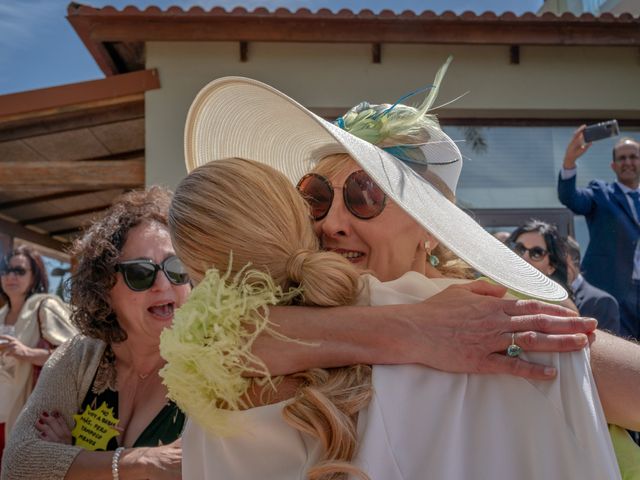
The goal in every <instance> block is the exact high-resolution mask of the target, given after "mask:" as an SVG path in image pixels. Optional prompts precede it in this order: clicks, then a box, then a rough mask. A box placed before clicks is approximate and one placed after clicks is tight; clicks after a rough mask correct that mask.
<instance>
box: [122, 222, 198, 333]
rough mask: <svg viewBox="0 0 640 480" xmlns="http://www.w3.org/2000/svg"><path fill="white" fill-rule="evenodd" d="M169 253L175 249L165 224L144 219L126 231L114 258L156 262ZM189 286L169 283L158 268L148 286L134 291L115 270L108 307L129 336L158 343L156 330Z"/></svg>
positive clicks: (169, 317) (167, 320)
mask: <svg viewBox="0 0 640 480" xmlns="http://www.w3.org/2000/svg"><path fill="white" fill-rule="evenodd" d="M172 255H175V252H174V250H173V246H172V245H171V239H170V237H169V232H168V231H167V229H166V227H164V226H163V225H161V224H159V223H157V222H146V223H142V224H140V225H138V226H136V227H134V228H132V229H131V230H130V231H129V234H128V235H127V240H126V242H125V244H124V247H123V248H122V252H121V253H120V257H119V259H118V262H124V261H127V260H141V259H146V260H151V261H152V262H155V263H156V264H158V265H160V264H161V263H162V262H163V261H164V260H165V259H166V258H167V257H170V256H172ZM190 289H191V287H190V286H189V284H186V285H174V284H172V283H171V282H169V280H168V279H167V276H166V275H165V274H164V272H163V271H161V270H160V271H158V272H156V278H155V281H154V282H153V285H152V286H151V287H150V288H149V289H147V290H143V291H141V292H136V291H133V290H131V289H130V288H129V287H128V286H127V284H126V283H125V281H124V278H123V276H122V273H120V272H118V273H116V284H115V285H114V286H113V288H112V289H111V292H110V299H111V308H113V311H114V312H115V314H116V315H117V317H118V322H119V324H120V327H122V329H123V330H125V331H126V332H127V336H128V338H129V340H132V341H135V342H136V343H147V344H152V345H158V344H159V342H160V332H162V330H163V329H164V328H165V327H168V326H170V325H171V322H172V321H173V313H174V311H175V309H176V308H178V307H180V306H181V305H182V304H183V303H184V301H185V300H186V298H187V295H188V294H189V291H190Z"/></svg>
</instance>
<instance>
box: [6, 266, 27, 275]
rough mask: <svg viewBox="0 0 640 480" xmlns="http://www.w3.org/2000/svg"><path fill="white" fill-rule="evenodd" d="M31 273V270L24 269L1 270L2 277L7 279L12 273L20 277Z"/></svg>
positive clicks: (8, 268) (10, 268)
mask: <svg viewBox="0 0 640 480" xmlns="http://www.w3.org/2000/svg"><path fill="white" fill-rule="evenodd" d="M30 271H31V270H27V269H26V268H22V267H5V268H3V269H0V277H5V276H7V275H10V274H12V273H13V274H14V275H16V276H18V277H24V276H25V275H26V274H27V272H30Z"/></svg>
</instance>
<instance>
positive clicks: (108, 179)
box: [0, 158, 144, 191]
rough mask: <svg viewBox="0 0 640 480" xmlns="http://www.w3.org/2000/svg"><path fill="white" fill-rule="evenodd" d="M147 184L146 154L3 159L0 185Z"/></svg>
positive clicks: (4, 187) (6, 187) (95, 186)
mask: <svg viewBox="0 0 640 480" xmlns="http://www.w3.org/2000/svg"><path fill="white" fill-rule="evenodd" d="M142 185H144V158H138V159H134V160H97V161H96V160H91V161H82V162H11V161H9V162H1V161H0V189H2V190H5V191H22V190H25V189H35V188H43V189H44V188H60V187H61V186H63V187H64V188H65V189H67V190H82V191H85V190H88V189H96V190H99V189H100V190H101V189H107V188H136V187H140V186H142Z"/></svg>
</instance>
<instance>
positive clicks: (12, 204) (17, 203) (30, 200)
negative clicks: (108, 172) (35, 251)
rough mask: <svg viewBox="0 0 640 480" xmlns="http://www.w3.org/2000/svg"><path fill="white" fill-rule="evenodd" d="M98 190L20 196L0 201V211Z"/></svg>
mask: <svg viewBox="0 0 640 480" xmlns="http://www.w3.org/2000/svg"><path fill="white" fill-rule="evenodd" d="M0 165H1V164H0ZM99 191H100V190H95V189H94V190H75V191H73V192H69V191H64V192H57V193H49V194H47V195H38V196H35V197H27V198H21V199H19V200H10V201H8V202H4V203H0V211H2V210H10V209H12V208H18V207H25V206H27V205H34V204H37V203H44V202H51V201H53V200H63V199H65V198H69V197H77V196H79V195H84V194H86V193H96V192H99Z"/></svg>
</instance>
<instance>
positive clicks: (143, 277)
mask: <svg viewBox="0 0 640 480" xmlns="http://www.w3.org/2000/svg"><path fill="white" fill-rule="evenodd" d="M160 270H162V271H163V272H164V274H165V275H166V276H167V280H169V281H170V282H171V283H172V284H174V285H185V284H187V283H189V274H188V273H187V270H186V268H185V267H184V265H183V264H182V262H181V261H180V259H179V258H178V257H176V256H175V255H172V256H170V257H167V258H165V259H164V260H163V262H162V263H161V264H160V265H158V264H157V263H154V262H153V261H151V260H147V259H140V260H127V261H126V262H120V263H118V264H116V272H120V273H122V278H124V283H126V284H127V287H129V288H130V289H131V290H133V291H134V292H142V291H144V290H148V289H149V288H151V287H152V286H153V284H154V282H155V281H156V275H157V274H158V271H160Z"/></svg>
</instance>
